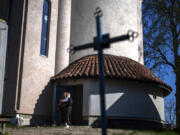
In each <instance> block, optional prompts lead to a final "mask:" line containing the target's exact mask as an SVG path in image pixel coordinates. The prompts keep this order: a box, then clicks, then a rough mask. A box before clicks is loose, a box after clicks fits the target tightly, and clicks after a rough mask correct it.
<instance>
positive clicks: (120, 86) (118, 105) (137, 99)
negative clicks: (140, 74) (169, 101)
mask: <svg viewBox="0 0 180 135" xmlns="http://www.w3.org/2000/svg"><path fill="white" fill-rule="evenodd" d="M87 85H90V86H91V87H85V89H84V90H85V91H86V92H87V93H88V99H87V98H85V99H87V100H89V111H88V115H90V116H100V96H99V94H98V91H99V87H98V82H95V81H91V82H88V84H86V85H85V86H87ZM155 91H156V92H155ZM151 93H153V94H155V95H157V97H156V99H154V98H153V96H152V95H153V94H151ZM162 94H163V93H161V92H157V90H156V89H154V90H153V89H149V88H148V87H146V85H143V84H140V83H133V82H125V81H123V82H122V81H112V80H111V81H107V82H106V111H107V116H118V117H124V118H138V119H146V120H155V121H164V98H163V95H162ZM84 102H87V101H84Z"/></svg>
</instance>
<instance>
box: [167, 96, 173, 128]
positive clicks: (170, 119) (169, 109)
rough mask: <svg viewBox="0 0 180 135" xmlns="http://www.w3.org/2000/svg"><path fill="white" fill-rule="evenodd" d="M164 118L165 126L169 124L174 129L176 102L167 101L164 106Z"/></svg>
mask: <svg viewBox="0 0 180 135" xmlns="http://www.w3.org/2000/svg"><path fill="white" fill-rule="evenodd" d="M165 109H166V112H165V116H166V124H170V125H172V126H173V127H174V125H175V120H176V112H175V109H176V101H175V99H174V98H172V99H171V100H168V101H167V102H166V104H165Z"/></svg>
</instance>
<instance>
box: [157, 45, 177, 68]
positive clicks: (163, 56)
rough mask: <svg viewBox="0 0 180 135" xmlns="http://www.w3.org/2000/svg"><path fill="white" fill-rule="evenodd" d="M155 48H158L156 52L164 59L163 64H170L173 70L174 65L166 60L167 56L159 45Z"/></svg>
mask: <svg viewBox="0 0 180 135" xmlns="http://www.w3.org/2000/svg"><path fill="white" fill-rule="evenodd" d="M157 49H158V52H159V53H160V55H161V56H162V58H163V60H164V61H165V64H167V65H169V66H171V67H172V68H173V70H174V71H175V69H176V67H175V66H174V65H173V64H172V63H170V62H169V61H168V59H167V57H166V56H165V55H164V54H163V53H162V51H161V49H160V48H159V47H157Z"/></svg>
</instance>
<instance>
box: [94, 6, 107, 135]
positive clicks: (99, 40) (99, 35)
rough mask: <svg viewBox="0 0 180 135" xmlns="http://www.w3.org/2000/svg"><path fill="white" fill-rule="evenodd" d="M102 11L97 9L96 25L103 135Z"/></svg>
mask: <svg viewBox="0 0 180 135" xmlns="http://www.w3.org/2000/svg"><path fill="white" fill-rule="evenodd" d="M101 16H102V11H101V10H100V9H97V10H96V13H95V17H96V27H97V50H98V67H99V90H100V91H99V92H100V102H101V127H102V135H106V134H107V131H106V127H107V120H106V102H105V85H104V59H103V47H102V42H103V40H102V25H101Z"/></svg>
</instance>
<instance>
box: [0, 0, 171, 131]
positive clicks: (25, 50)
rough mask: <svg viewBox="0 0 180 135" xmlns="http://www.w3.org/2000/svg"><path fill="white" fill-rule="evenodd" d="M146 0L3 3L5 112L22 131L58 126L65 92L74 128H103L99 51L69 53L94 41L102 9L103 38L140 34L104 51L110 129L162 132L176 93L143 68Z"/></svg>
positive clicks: (1, 99)
mask: <svg viewBox="0 0 180 135" xmlns="http://www.w3.org/2000/svg"><path fill="white" fill-rule="evenodd" d="M142 2H143V1H142V0H126V1H125V0H1V2H0V114H1V115H4V116H10V117H12V118H15V117H16V115H17V114H19V115H20V116H21V117H23V118H24V120H25V121H24V123H23V124H24V125H37V124H40V125H43V124H48V123H53V122H56V124H57V125H58V124H60V123H61V121H60V117H61V115H60V114H59V112H58V110H57V104H58V102H59V99H60V98H61V97H62V94H63V92H65V91H69V92H70V93H71V96H72V98H73V107H72V108H73V109H72V116H71V121H72V124H73V125H91V126H99V125H100V122H99V121H100V95H99V85H98V84H99V82H98V76H99V72H98V70H99V69H98V56H97V51H95V50H94V49H93V48H92V49H86V50H82V51H78V52H74V53H69V51H68V49H69V48H71V47H72V46H76V45H80V44H85V43H91V42H93V38H94V37H95V36H96V21H95V17H94V12H95V9H96V8H97V7H100V8H101V9H102V11H103V16H102V28H103V34H106V33H109V34H110V37H115V36H119V35H123V34H127V32H128V30H130V29H131V30H133V31H136V32H138V35H139V36H138V38H137V39H135V40H134V41H133V42H129V41H128V40H127V41H123V42H117V43H114V44H112V45H111V47H110V48H107V49H105V50H104V56H103V58H104V75H105V97H106V112H107V120H108V126H109V127H129V128H130V127H138V126H139V127H151V128H159V127H161V126H162V125H163V123H164V121H165V116H164V97H166V96H167V95H169V94H170V92H171V90H172V89H171V87H170V86H168V85H167V84H165V83H164V82H162V81H161V80H160V79H159V78H158V77H156V76H155V75H154V74H153V73H152V72H151V71H150V70H149V69H147V68H146V67H145V66H144V57H143V32H142V31H143V30H142V9H141V8H142Z"/></svg>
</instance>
